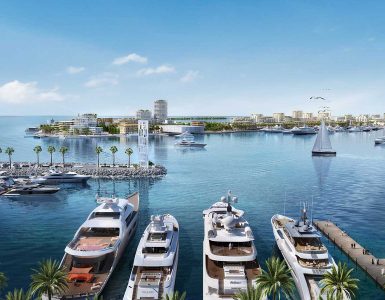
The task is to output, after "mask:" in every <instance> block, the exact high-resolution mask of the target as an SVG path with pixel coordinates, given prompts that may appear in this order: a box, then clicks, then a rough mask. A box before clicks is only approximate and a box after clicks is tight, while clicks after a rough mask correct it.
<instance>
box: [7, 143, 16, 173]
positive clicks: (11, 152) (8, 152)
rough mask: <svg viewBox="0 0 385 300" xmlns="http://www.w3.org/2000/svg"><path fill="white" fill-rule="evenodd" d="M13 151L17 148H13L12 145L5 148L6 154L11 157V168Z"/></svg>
mask: <svg viewBox="0 0 385 300" xmlns="http://www.w3.org/2000/svg"><path fill="white" fill-rule="evenodd" d="M13 152H15V149H13V148H12V147H7V149H5V154H8V158H9V168H10V169H11V166H12V154H13Z"/></svg>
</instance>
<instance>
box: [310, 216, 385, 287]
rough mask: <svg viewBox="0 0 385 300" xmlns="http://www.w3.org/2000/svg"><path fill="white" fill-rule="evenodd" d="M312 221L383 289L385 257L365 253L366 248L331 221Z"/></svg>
mask: <svg viewBox="0 0 385 300" xmlns="http://www.w3.org/2000/svg"><path fill="white" fill-rule="evenodd" d="M313 223H314V225H315V226H316V227H317V228H318V230H319V231H321V232H322V233H323V234H324V235H325V236H326V237H327V238H328V239H329V240H330V241H332V242H333V243H334V244H335V245H337V246H338V247H339V248H340V249H341V250H342V251H344V252H345V254H346V255H347V256H348V257H349V258H350V259H351V260H352V261H353V262H354V263H355V264H356V265H358V266H360V267H361V269H363V270H364V271H365V272H366V273H367V274H368V275H369V276H370V277H372V279H373V280H374V281H376V282H377V284H378V285H380V286H381V287H382V288H383V289H385V286H384V285H385V276H384V272H385V259H383V258H381V259H378V258H377V257H375V256H374V255H373V254H372V253H370V252H366V254H365V250H366V251H368V250H367V249H365V248H363V247H362V246H361V245H360V244H359V243H357V242H356V241H355V240H354V239H352V238H351V237H350V236H349V235H348V234H347V233H346V232H345V231H343V230H341V229H340V228H339V227H338V226H337V225H336V224H334V223H333V222H330V221H315V222H313ZM353 244H355V247H352V245H353ZM373 262H374V264H373ZM377 263H378V264H377Z"/></svg>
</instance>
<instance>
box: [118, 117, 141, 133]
mask: <svg viewBox="0 0 385 300" xmlns="http://www.w3.org/2000/svg"><path fill="white" fill-rule="evenodd" d="M118 127H119V133H120V134H130V133H137V132H138V120H136V119H122V120H121V121H120V122H119V125H118Z"/></svg>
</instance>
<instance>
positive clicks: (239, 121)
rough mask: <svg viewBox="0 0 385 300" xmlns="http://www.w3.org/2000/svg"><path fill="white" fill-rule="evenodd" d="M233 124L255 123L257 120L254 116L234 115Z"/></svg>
mask: <svg viewBox="0 0 385 300" xmlns="http://www.w3.org/2000/svg"><path fill="white" fill-rule="evenodd" d="M231 124H249V125H251V124H255V121H254V119H253V118H252V117H234V118H233V119H232V120H231Z"/></svg>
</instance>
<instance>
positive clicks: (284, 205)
mask: <svg viewBox="0 0 385 300" xmlns="http://www.w3.org/2000/svg"><path fill="white" fill-rule="evenodd" d="M283 215H284V216H286V190H285V198H284V199H283Z"/></svg>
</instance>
